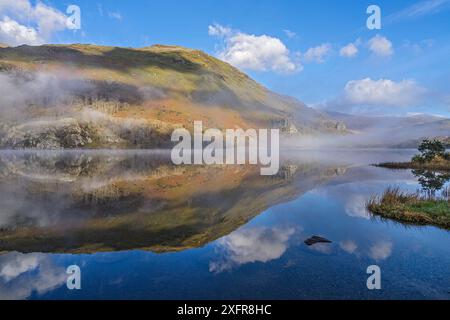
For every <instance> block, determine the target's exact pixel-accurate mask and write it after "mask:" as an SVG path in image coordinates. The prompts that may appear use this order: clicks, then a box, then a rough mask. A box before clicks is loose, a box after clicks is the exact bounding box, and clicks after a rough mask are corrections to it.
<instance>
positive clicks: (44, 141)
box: [1, 118, 97, 149]
mask: <svg viewBox="0 0 450 320" xmlns="http://www.w3.org/2000/svg"><path fill="white" fill-rule="evenodd" d="M3 131H4V135H3V137H2V139H1V146H2V147H3V148H12V149H25V148H26V149H28V148H29V149H62V148H66V149H74V148H83V147H85V146H88V145H89V144H91V143H92V142H93V141H94V139H95V138H96V136H97V133H96V130H95V128H94V127H92V126H90V125H89V124H83V123H80V122H79V121H78V120H76V119H70V118H69V119H61V120H56V121H44V120H42V121H33V122H30V123H26V124H23V125H16V126H11V127H10V128H9V129H6V126H4V129H3Z"/></svg>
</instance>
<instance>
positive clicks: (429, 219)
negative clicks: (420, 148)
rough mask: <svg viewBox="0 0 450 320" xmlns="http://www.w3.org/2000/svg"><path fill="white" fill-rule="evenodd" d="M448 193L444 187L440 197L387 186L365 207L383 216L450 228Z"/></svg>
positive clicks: (404, 221)
mask: <svg viewBox="0 0 450 320" xmlns="http://www.w3.org/2000/svg"><path fill="white" fill-rule="evenodd" d="M449 193H450V191H449V189H445V190H444V191H443V192H442V197H439V198H436V197H429V196H424V195H420V194H419V193H405V192H402V191H400V190H399V189H398V188H388V189H387V190H386V191H385V192H384V194H383V195H382V196H381V197H373V198H372V199H371V200H370V201H369V202H368V204H367V208H368V210H369V211H370V212H371V213H372V214H374V215H376V216H380V217H383V218H387V219H392V220H396V221H400V222H403V223H408V224H415V225H435V226H438V227H442V228H445V229H450V196H449Z"/></svg>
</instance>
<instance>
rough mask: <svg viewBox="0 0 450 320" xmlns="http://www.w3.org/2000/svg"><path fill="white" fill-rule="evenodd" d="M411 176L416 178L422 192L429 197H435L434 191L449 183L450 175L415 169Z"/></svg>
mask: <svg viewBox="0 0 450 320" xmlns="http://www.w3.org/2000/svg"><path fill="white" fill-rule="evenodd" d="M413 174H414V176H415V177H417V178H418V180H419V183H420V185H421V186H422V190H423V191H424V192H425V193H427V194H428V195H429V196H435V194H436V191H439V190H442V189H443V188H444V185H445V184H446V183H447V182H448V181H450V173H442V172H433V171H429V170H423V169H417V170H413Z"/></svg>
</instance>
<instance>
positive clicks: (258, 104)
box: [0, 44, 345, 149]
mask: <svg viewBox="0 0 450 320" xmlns="http://www.w3.org/2000/svg"><path fill="white" fill-rule="evenodd" d="M0 85H1V87H2V89H0V105H2V109H1V110H0V116H1V119H2V121H1V123H0V139H1V143H0V145H1V146H2V147H3V148H40V149H47V148H48V149H53V148H80V147H85V148H105V147H110V148H150V147H164V146H167V144H168V142H169V141H170V134H171V132H172V131H173V129H174V128H177V127H186V128H188V129H190V128H192V125H193V122H194V121H196V120H202V121H203V124H204V127H210V128H219V129H226V128H236V127H240V128H244V129H245V128H268V127H278V128H280V129H282V131H285V132H288V133H296V132H298V133H300V134H314V135H316V134H326V133H332V134H336V133H340V132H343V131H345V128H344V127H343V126H342V125H341V124H340V123H339V122H338V121H335V120H332V119H331V118H330V117H329V116H328V115H326V114H325V113H322V112H319V111H316V110H314V109H311V108H308V107H307V106H306V105H305V104H303V103H301V102H300V101H298V100H296V99H293V98H290V97H284V96H281V95H278V94H276V93H274V92H271V91H270V90H268V89H266V88H264V87H263V86H261V85H260V84H258V83H257V82H256V81H254V80H252V79H251V78H249V77H248V76H247V75H245V74H244V73H242V72H240V71H239V70H238V69H236V68H234V67H232V66H231V65H229V64H227V63H225V62H223V61H220V60H218V59H216V58H214V57H211V56H209V55H207V54H205V53H203V52H201V51H199V50H192V49H187V48H183V47H179V46H163V45H155V46H151V47H146V48H140V49H133V48H120V47H106V46H96V45H81V44H74V45H44V46H19V47H14V48H13V47H5V48H0Z"/></svg>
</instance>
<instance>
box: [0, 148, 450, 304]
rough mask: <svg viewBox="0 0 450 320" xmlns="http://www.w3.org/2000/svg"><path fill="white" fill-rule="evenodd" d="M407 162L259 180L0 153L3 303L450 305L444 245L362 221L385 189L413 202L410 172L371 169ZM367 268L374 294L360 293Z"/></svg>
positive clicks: (324, 164) (101, 156)
mask: <svg viewBox="0 0 450 320" xmlns="http://www.w3.org/2000/svg"><path fill="white" fill-rule="evenodd" d="M413 154H414V150H352V151H327V152H325V151H305V150H285V151H284V152H283V161H282V163H283V167H282V169H281V171H280V173H279V174H278V175H277V176H275V177H262V176H260V175H259V168H256V167H245V166H227V167H220V166H217V167H214V166H213V167H201V166H198V167H197V166H189V167H175V166H172V165H171V164H170V161H169V159H168V155H167V153H164V152H144V151H141V152H132V151H127V152H119V151H96V152H9V151H2V152H0V298H2V299H80V298H83V299H123V298H127V299H347V298H350V299H423V298H425V299H450V232H449V231H446V230H442V229H439V228H436V227H413V226H405V225H402V224H400V223H397V222H393V221H382V220H380V219H378V218H371V217H370V215H369V214H368V213H367V211H366V209H365V203H366V201H367V200H368V199H369V198H370V197H371V196H373V195H379V194H381V193H382V192H383V191H384V190H385V189H386V188H387V187H388V186H399V187H400V188H402V189H404V190H411V191H416V190H418V189H420V185H419V183H418V181H417V177H415V176H414V175H413V174H412V172H411V171H410V170H403V171H396V170H387V169H383V168H376V167H372V166H370V164H372V163H377V162H382V161H403V160H407V159H409V158H410V157H411V156H412V155H413ZM314 235H317V236H322V237H325V238H327V239H329V240H330V241H332V243H329V244H316V245H313V246H307V245H306V244H305V243H304V241H305V240H306V239H308V238H310V237H312V236H314ZM70 265H78V266H79V267H80V269H81V286H82V288H81V290H68V289H67V286H66V279H67V274H66V268H67V267H68V266H70ZM370 265H378V266H380V268H381V272H382V276H381V280H382V290H377V291H369V290H368V289H367V287H366V280H367V278H368V276H369V275H368V274H367V273H366V270H367V267H368V266H370Z"/></svg>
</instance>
